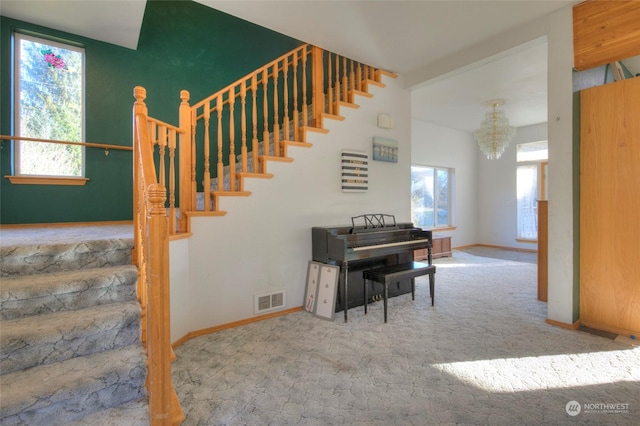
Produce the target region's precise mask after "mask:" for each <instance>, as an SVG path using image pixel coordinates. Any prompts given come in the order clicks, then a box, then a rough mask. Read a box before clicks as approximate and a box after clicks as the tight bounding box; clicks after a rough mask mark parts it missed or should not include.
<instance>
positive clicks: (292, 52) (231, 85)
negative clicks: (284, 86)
mask: <svg viewBox="0 0 640 426" xmlns="http://www.w3.org/2000/svg"><path fill="white" fill-rule="evenodd" d="M307 46H309V45H308V44H303V45H302V46H300V47H297V48H295V49H293V50H290V51H289V52H287V53H285V54H284V55H282V56H279V57H278V58H276V59H274V60H273V61H271V62H269V63H268V64H266V65H263V66H261V67H260V68H258V69H256V70H255V71H252V72H251V73H249V74H247V75H246V76H244V77H242V78H239V79H237V80H236V81H234V82H233V83H231V84H229V85H228V86H226V87H224V88H222V89H220V90H218V91H217V92H216V93H214V94H213V95H210V96H208V97H206V98H204V99H203V100H201V101H200V102H198V103H196V104H193V105H192V106H191V108H193V109H194V110H196V109H198V108H200V107H201V106H203V105H205V104H206V103H207V102H209V101H211V100H213V99H215V98H217V97H218V94H219V93H224V92H226V91H228V90H229V89H231V88H232V87H234V86H237V85H239V84H240V83H242V82H243V81H247V80H248V79H249V78H250V76H251V75H253V74H256V75H258V74H261V73H263V72H264V71H265V70H268V69H269V68H271V67H273V66H274V65H277V64H278V62H280V61H282V60H283V59H284V58H286V57H288V56H291V55H294V54H296V53H298V52H300V51H303V50H304V49H306V48H307ZM269 76H271V74H269V75H267V77H269Z"/></svg>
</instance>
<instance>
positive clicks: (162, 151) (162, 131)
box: [157, 125, 167, 185]
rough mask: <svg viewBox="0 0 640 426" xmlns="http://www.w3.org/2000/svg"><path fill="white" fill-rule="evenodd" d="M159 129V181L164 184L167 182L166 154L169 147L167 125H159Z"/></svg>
mask: <svg viewBox="0 0 640 426" xmlns="http://www.w3.org/2000/svg"><path fill="white" fill-rule="evenodd" d="M157 130H158V155H159V157H160V158H159V160H158V165H159V166H160V173H159V176H158V182H160V183H161V184H163V185H164V184H165V182H166V177H165V164H166V161H165V155H166V147H167V127H166V126H163V125H160V126H157Z"/></svg>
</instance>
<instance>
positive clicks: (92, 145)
mask: <svg viewBox="0 0 640 426" xmlns="http://www.w3.org/2000/svg"><path fill="white" fill-rule="evenodd" d="M0 140H16V141H28V142H44V143H54V144H61V145H79V146H86V147H89V148H100V149H104V150H105V154H106V155H109V150H110V149H113V150H121V151H133V148H132V147H130V146H122V145H109V144H105V143H94V142H71V141H60V140H55V139H40V138H28V137H24V136H9V135H0Z"/></svg>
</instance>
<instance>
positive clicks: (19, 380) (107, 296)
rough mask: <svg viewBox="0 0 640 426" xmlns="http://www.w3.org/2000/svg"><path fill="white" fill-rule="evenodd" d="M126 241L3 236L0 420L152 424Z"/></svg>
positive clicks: (130, 243)
mask: <svg viewBox="0 0 640 426" xmlns="http://www.w3.org/2000/svg"><path fill="white" fill-rule="evenodd" d="M132 247H133V239H132V238H129V239H114V240H104V239H100V240H87V241H76V242H67V243H53V244H47V243H45V242H42V243H38V244H26V245H25V244H17V245H6V244H5V243H3V246H2V247H1V248H0V254H1V255H2V257H1V261H0V277H1V280H2V285H1V288H0V308H1V309H0V330H1V331H0V344H1V352H0V374H1V375H0V391H1V394H0V412H1V414H0V423H1V424H2V425H5V426H9V425H25V424H26V425H36V424H37V425H44V424H46V425H63V424H64V425H70V424H72V425H73V424H77V425H83V424H91V425H104V424H123V423H122V422H124V423H126V424H141V425H142V424H149V414H148V404H147V394H146V390H145V376H146V366H145V360H146V356H145V352H144V349H143V346H142V343H141V340H140V307H139V304H138V300H137V297H136V285H137V280H138V271H137V268H136V267H135V266H133V265H131V249H132ZM107 419H120V420H119V423H118V422H116V423H110V422H109V421H108V420H107ZM125 419H126V420H125ZM129 420H130V421H129Z"/></svg>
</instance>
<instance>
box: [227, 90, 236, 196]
mask: <svg viewBox="0 0 640 426" xmlns="http://www.w3.org/2000/svg"><path fill="white" fill-rule="evenodd" d="M228 100H229V191H235V190H236V145H235V140H236V131H235V130H236V127H235V121H234V120H235V119H234V114H235V108H234V107H235V104H236V89H235V87H232V88H231V89H229V99H228Z"/></svg>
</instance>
